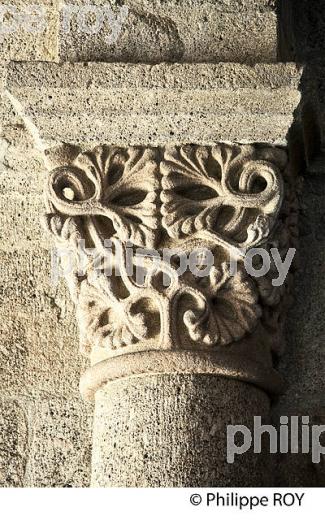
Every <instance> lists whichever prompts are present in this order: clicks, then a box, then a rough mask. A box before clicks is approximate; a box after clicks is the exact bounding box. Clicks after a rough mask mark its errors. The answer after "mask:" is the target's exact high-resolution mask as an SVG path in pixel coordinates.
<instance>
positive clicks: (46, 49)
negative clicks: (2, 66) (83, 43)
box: [0, 0, 59, 61]
mask: <svg viewBox="0 0 325 520" xmlns="http://www.w3.org/2000/svg"><path fill="white" fill-rule="evenodd" d="M32 6H34V8H33V7H32ZM35 6H36V7H37V9H35ZM58 7H59V1H58V0H38V1H37V2H35V3H34V4H33V3H32V2H30V1H29V0H10V2H6V3H5V4H4V5H3V6H1V9H0V19H3V25H1V30H0V55H1V60H2V61H10V60H16V61H55V60H57V59H58V32H59V10H58Z"/></svg>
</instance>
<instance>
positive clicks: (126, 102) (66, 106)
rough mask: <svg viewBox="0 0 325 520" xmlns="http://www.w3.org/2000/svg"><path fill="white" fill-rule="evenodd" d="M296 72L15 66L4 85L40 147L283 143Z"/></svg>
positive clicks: (290, 67)
mask: <svg viewBox="0 0 325 520" xmlns="http://www.w3.org/2000/svg"><path fill="white" fill-rule="evenodd" d="M300 75H301V71H300V70H299V69H298V68H297V67H296V66H295V65H294V64H287V65H285V64H276V65H256V66H252V67H251V66H246V65H238V64H218V65H209V64H199V65H188V64H183V65H182V64H160V65H156V66H150V65H123V64H103V63H101V64H96V63H92V64H90V63H89V64H63V65H54V64H45V63H37V64H22V63H12V64H10V66H9V70H8V77H7V85H6V86H7V89H8V91H9V96H10V99H11V101H12V103H13V105H14V106H15V108H16V110H17V112H18V113H19V114H20V115H21V116H22V118H23V119H24V121H25V123H26V125H28V127H29V128H30V131H31V132H32V134H33V135H34V138H35V141H36V143H37V144H38V146H40V147H42V146H50V145H55V144H58V143H59V142H62V141H64V142H70V143H77V144H78V143H81V144H82V145H83V146H84V147H86V148H87V147H88V148H90V147H91V145H93V144H95V143H96V144H118V145H127V146H129V145H141V144H142V145H143V144H144V145H165V144H184V143H188V142H192V143H197V144H204V145H208V144H214V143H215V142H220V141H232V142H240V143H247V142H265V143H270V144H282V145H283V144H286V142H287V141H286V137H287V133H288V130H289V128H290V127H291V124H292V122H293V112H294V110H295V109H296V107H297V106H298V104H299V101H300V94H299V90H298V87H299V81H300ZM4 117H5V116H4Z"/></svg>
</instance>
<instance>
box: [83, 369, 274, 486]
mask: <svg viewBox="0 0 325 520" xmlns="http://www.w3.org/2000/svg"><path fill="white" fill-rule="evenodd" d="M254 414H255V415H259V416H263V417H264V419H265V421H266V422H267V421H268V414H269V399H268V397H267V395H266V394H265V393H264V392H263V391H261V390H259V389H257V388H255V387H254V386H253V385H247V384H245V383H241V382H239V381H231V380H228V379H223V378H221V377H216V376H208V375H181V376H179V375H164V376H145V377H141V378H137V377H135V378H130V379H127V380H121V381H116V382H114V383H110V384H109V385H107V386H106V387H104V388H103V389H102V390H100V391H99V392H97V397H96V407H95V418H94V430H95V431H96V436H94V445H93V450H94V451H93V465H92V467H93V475H92V486H94V487H97V486H105V487H115V486H120V487H124V486H131V487H145V486H157V487H159V486H160V487H170V486H175V487H192V486H193V487H206V486H207V487H215V486H218V487H219V486H236V485H241V486H263V485H265V484H266V482H267V485H272V484H271V481H270V476H271V475H272V471H271V466H270V464H271V461H270V460H269V459H268V458H267V457H266V456H265V452H264V449H263V452H262V454H261V455H256V454H255V455H254V453H252V451H251V450H249V451H248V452H247V453H245V454H244V455H242V456H241V457H238V459H237V460H235V462H234V464H227V462H226V455H227V450H226V445H227V444H226V433H227V430H226V424H243V425H247V426H250V427H251V426H252V421H253V415H254ZM162 460H163V461H164V464H163V465H162V464H161V461H162Z"/></svg>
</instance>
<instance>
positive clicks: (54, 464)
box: [26, 396, 92, 487]
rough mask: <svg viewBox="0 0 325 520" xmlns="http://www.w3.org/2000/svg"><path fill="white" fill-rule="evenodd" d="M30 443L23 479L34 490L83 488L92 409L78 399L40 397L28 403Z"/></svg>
mask: <svg viewBox="0 0 325 520" xmlns="http://www.w3.org/2000/svg"><path fill="white" fill-rule="evenodd" d="M29 406H30V413H31V418H32V419H33V423H32V424H31V425H30V427H31V429H32V434H33V442H32V445H31V446H30V451H29V454H28V456H29V462H28V467H27V474H26V480H27V482H29V483H30V484H31V485H32V486H35V487H87V486H89V470H90V460H91V421H92V410H91V407H89V406H88V407H87V406H86V405H85V404H83V403H82V401H80V399H78V398H76V399H61V398H56V397H52V396H51V397H49V396H46V397H45V396H44V398H43V399H39V400H37V401H35V402H33V403H30V405H29Z"/></svg>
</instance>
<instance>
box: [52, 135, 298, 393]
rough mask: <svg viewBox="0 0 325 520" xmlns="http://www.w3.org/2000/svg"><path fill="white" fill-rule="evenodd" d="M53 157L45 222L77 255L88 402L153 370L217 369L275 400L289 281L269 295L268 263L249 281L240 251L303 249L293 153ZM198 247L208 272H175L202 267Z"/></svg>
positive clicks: (74, 277) (230, 149)
mask: <svg viewBox="0 0 325 520" xmlns="http://www.w3.org/2000/svg"><path fill="white" fill-rule="evenodd" d="M69 150H70V152H69ZM51 154H52V155H51V157H50V159H51V161H50V162H51V163H52V164H54V165H55V166H56V167H55V168H54V169H52V170H51V171H50V174H49V177H48V183H47V187H46V203H47V214H46V218H45V220H46V227H47V229H48V230H49V231H50V232H51V234H52V235H53V236H54V239H55V243H56V247H57V248H59V249H61V250H69V251H70V252H71V254H72V255H73V258H74V263H73V268H72V269H70V270H69V271H67V272H66V273H65V277H66V280H67V283H68V286H69V289H70V292H71V296H72V298H73V300H74V302H75V305H76V311H77V319H78V323H79V327H80V338H81V351H82V352H83V353H84V354H86V355H88V356H90V358H91V362H92V365H93V367H92V368H91V369H89V371H88V372H87V373H86V374H85V375H84V377H83V379H82V383H81V386H82V389H83V393H84V395H86V396H87V397H91V395H92V394H93V393H94V391H95V390H96V389H97V388H99V387H100V386H101V385H102V384H103V383H105V382H107V381H110V380H113V379H115V378H118V377H128V376H130V375H140V374H141V373H148V372H153V373H161V372H169V373H172V372H181V373H183V372H185V373H188V372H190V373H191V372H196V373H197V372H199V373H200V372H201V373H219V374H221V375H224V376H228V377H234V378H238V379H241V380H244V381H250V382H254V383H255V384H258V385H259V386H261V387H263V388H265V389H266V390H269V391H270V392H278V391H280V390H281V387H282V382H281V380H280V378H279V376H278V374H277V372H276V371H275V370H274V369H273V367H272V358H273V357H274V356H277V355H279V354H280V353H281V350H282V348H283V335H282V322H283V317H284V315H285V308H286V306H287V305H288V295H289V291H288V286H289V285H290V277H291V275H289V277H287V279H286V282H285V284H284V285H283V286H280V287H274V286H273V285H272V279H273V278H274V276H273V275H274V266H273V265H272V264H271V269H270V271H269V273H267V274H266V275H265V276H262V277H260V278H252V277H250V276H249V275H248V274H247V272H246V269H245V266H244V255H245V252H247V251H249V250H250V249H251V248H253V247H260V248H264V249H265V250H267V251H268V250H269V249H270V248H271V247H277V248H278V250H279V253H280V256H281V258H285V257H286V254H287V252H288V249H289V248H290V247H295V246H296V235H297V226H296V219H297V205H296V198H295V194H294V193H295V191H294V189H293V187H292V186H290V189H287V187H288V184H292V181H291V180H290V175H289V173H288V171H289V169H288V166H287V154H286V152H285V151H284V150H283V149H281V148H275V147H270V146H261V145H255V146H251V145H249V146H248V145H247V146H239V145H227V144H218V145H216V146H212V147H211V146H196V145H185V146H171V147H166V148H164V149H161V148H143V147H132V148H120V147H114V146H100V147H97V148H95V149H94V150H92V151H90V152H82V151H81V150H79V149H76V147H71V149H69V147H68V146H66V147H65V148H64V149H63V148H62V149H60V150H59V152H56V151H53V150H52V152H51ZM56 154H57V155H56ZM289 194H291V195H290V196H289ZM80 241H83V242H82V243H83V244H84V249H83V253H85V254H81V250H80ZM139 249H140V254H139ZM166 250H168V251H170V250H172V254H170V255H169V257H168V259H166V257H165V255H164V251H166ZM203 250H208V251H210V252H211V254H212V255H213V266H212V267H211V269H210V270H209V272H208V273H207V274H206V275H205V276H202V273H201V272H200V268H202V266H200V267H198V269H197V270H196V271H194V272H193V270H190V269H186V270H185V272H182V274H179V273H180V263H181V261H182V259H184V258H189V257H190V255H191V254H193V252H194V253H195V254H197V259H198V261H199V259H200V258H201V259H202V254H203V253H202V251H203ZM94 251H95V255H94ZM108 252H109V254H108ZM200 255H201V256H200ZM85 256H86V261H85ZM231 258H235V259H236V260H237V272H236V273H233V272H231V269H230V259H231ZM62 262H64V255H62ZM130 262H131V270H130ZM255 262H256V267H257V264H258V257H256V258H255ZM81 264H82V267H83V269H82V272H81ZM108 271H109V274H107V272H108ZM135 273H137V276H136V275H135ZM139 273H140V274H141V276H140V278H141V280H139V279H138V278H139V276H138V275H139Z"/></svg>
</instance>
